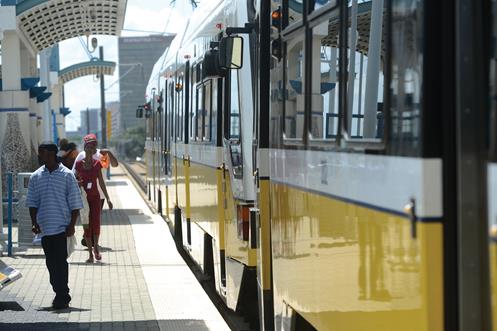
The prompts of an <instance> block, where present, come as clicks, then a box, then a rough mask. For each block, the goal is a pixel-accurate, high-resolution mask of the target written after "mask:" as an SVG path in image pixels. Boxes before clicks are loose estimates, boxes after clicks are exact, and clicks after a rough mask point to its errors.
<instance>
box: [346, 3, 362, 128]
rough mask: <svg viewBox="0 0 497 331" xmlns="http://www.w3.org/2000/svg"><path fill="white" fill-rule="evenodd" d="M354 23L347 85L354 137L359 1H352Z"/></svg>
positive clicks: (348, 122)
mask: <svg viewBox="0 0 497 331" xmlns="http://www.w3.org/2000/svg"><path fill="white" fill-rule="evenodd" d="M350 15H351V17H352V22H351V26H350V29H349V36H350V37H349V52H350V53H349V54H350V55H349V58H350V60H349V61H350V63H349V81H348V83H347V85H348V86H347V87H348V95H347V102H348V103H347V106H348V110H347V131H348V133H349V136H352V115H353V114H354V88H355V64H356V63H355V53H356V50H357V0H353V1H352V12H351V14H350ZM359 102H360V100H359Z"/></svg>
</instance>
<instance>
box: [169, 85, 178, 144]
mask: <svg viewBox="0 0 497 331" xmlns="http://www.w3.org/2000/svg"><path fill="white" fill-rule="evenodd" d="M169 91H170V92H169V109H170V111H169V114H168V115H169V137H171V142H173V141H175V139H174V95H175V94H176V93H175V92H174V83H173V81H172V80H170V81H169Z"/></svg>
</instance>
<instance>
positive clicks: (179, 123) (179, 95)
mask: <svg viewBox="0 0 497 331" xmlns="http://www.w3.org/2000/svg"><path fill="white" fill-rule="evenodd" d="M175 90H176V100H177V101H176V109H177V113H176V114H177V116H176V138H177V140H178V141H183V139H184V138H183V115H184V113H183V112H184V99H183V95H184V92H183V91H184V89H183V74H181V75H180V76H179V77H178V81H177V83H176V86H175Z"/></svg>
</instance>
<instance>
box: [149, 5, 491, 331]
mask: <svg viewBox="0 0 497 331" xmlns="http://www.w3.org/2000/svg"><path fill="white" fill-rule="evenodd" d="M494 19H495V20H497V2H496V1H495V0H488V1H479V2H474V1H471V0H454V1H450V0H441V1H437V2H432V1H422V0H371V1H363V0H348V1H342V0H255V1H252V0H212V1H206V2H205V3H204V4H202V6H201V7H200V8H199V9H198V10H196V11H195V12H194V14H193V15H192V17H191V18H190V20H189V22H188V24H187V25H186V27H185V29H184V30H183V31H182V32H181V33H179V34H178V35H177V36H176V38H175V39H174V41H173V43H172V45H171V47H170V48H169V49H168V50H167V51H166V52H165V53H164V55H163V56H162V57H161V58H160V59H159V61H158V62H157V64H156V66H155V68H154V71H153V74H152V76H151V78H150V82H149V86H148V87H147V95H148V96H149V99H147V100H146V101H145V102H146V104H147V107H146V108H147V111H146V117H147V133H148V135H147V142H146V153H147V155H146V160H147V163H148V175H147V176H148V177H147V180H148V187H149V198H150V199H151V200H152V201H153V202H154V204H155V205H156V207H157V209H158V210H159V211H160V212H161V213H162V214H163V215H164V216H165V217H166V219H167V220H169V221H171V222H172V223H173V226H174V229H175V239H176V240H177V243H178V245H180V246H181V247H183V248H184V249H185V250H186V251H187V252H189V254H190V255H191V257H192V258H193V259H194V260H195V262H196V263H197V264H198V265H199V266H200V267H201V268H202V270H203V272H204V273H205V274H207V275H209V276H210V277H211V279H212V281H213V284H214V286H215V288H216V289H217V292H218V293H219V295H220V296H221V297H222V298H223V299H224V301H225V302H226V305H227V306H228V307H229V308H231V309H233V310H235V311H237V312H239V313H241V314H242V315H244V316H246V317H247V319H249V320H250V321H252V322H253V324H252V326H253V327H254V329H261V330H430V331H434V330H487V329H490V328H493V329H494V330H497V308H496V307H497V303H496V300H497V299H496V298H497V291H496V287H497V253H496V252H497V248H496V247H497V245H496V244H495V243H496V242H497V239H495V238H497V227H493V226H492V224H497V223H496V221H495V219H497V201H495V199H496V198H497V170H496V169H497V166H496V165H495V163H494V162H493V161H494V160H496V159H497V158H495V156H497V147H496V145H497V144H496V143H497V116H496V114H497V98H496V97H495V96H496V95H497V70H496V68H497V66H496V65H495V63H497V62H496V61H497V55H495V54H494V53H495V50H494V49H493V47H494V46H492V45H493V44H495V40H496V39H497V28H496V26H497V24H495V23H493V22H494ZM494 24H495V25H494ZM489 73H490V74H489ZM489 233H490V236H489ZM489 238H490V239H489ZM489 247H490V250H489ZM492 319H494V322H493V323H492Z"/></svg>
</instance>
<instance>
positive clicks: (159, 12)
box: [60, 0, 209, 131]
mask: <svg viewBox="0 0 497 331" xmlns="http://www.w3.org/2000/svg"><path fill="white" fill-rule="evenodd" d="M204 1H209V0H204ZM170 3H171V0H128V6H127V9H126V18H125V21H124V28H123V32H122V34H121V36H123V37H124V36H146V35H149V34H151V33H149V32H134V31H130V30H141V31H152V32H158V33H163V32H167V33H176V32H178V30H179V29H180V28H181V27H183V26H184V24H186V19H187V17H188V15H190V13H191V5H190V0H176V1H175V4H174V5H170ZM91 37H93V36H91ZM96 37H97V38H98V44H99V46H103V47H104V59H105V60H107V61H114V62H116V63H118V49H117V37H107V36H96ZM83 40H84V41H85V43H86V37H83ZM92 55H93V56H96V57H98V56H99V54H98V49H97V50H96V51H95V52H94V53H93V54H92ZM88 60H89V58H88V55H87V53H86V52H85V50H84V48H83V46H82V45H81V42H80V40H79V39H78V38H73V39H69V40H66V41H63V42H61V43H60V68H61V69H64V68H66V67H68V66H70V65H73V64H76V63H80V62H86V61H88ZM118 81H119V70H118V67H117V66H116V71H115V73H114V76H105V86H106V89H107V88H108V89H107V90H106V94H105V101H106V102H109V101H117V100H119V82H118ZM111 85H112V86H111ZM143 92H144V93H145V91H143ZM65 103H66V107H69V108H70V109H71V114H69V115H68V116H67V117H66V129H67V131H75V130H77V128H78V127H79V125H80V123H79V122H80V111H81V110H84V109H86V108H87V107H88V108H100V82H99V81H98V80H96V79H95V78H94V77H89V76H87V77H82V78H79V79H75V80H72V81H70V82H69V83H67V84H65Z"/></svg>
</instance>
